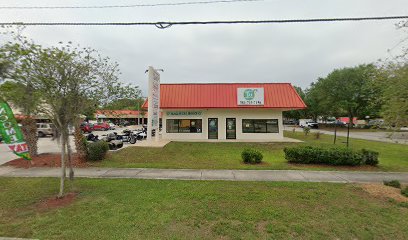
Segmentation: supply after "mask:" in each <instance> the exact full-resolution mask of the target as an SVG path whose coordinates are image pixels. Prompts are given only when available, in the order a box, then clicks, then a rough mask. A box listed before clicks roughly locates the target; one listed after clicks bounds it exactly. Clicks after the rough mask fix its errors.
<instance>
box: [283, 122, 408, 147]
mask: <svg viewBox="0 0 408 240" xmlns="http://www.w3.org/2000/svg"><path fill="white" fill-rule="evenodd" d="M284 129H285V130H288V131H292V129H293V126H284ZM295 129H296V131H297V132H303V128H300V127H296V128H295ZM311 132H312V133H313V132H321V133H323V134H327V135H334V130H333V131H328V130H321V129H311ZM391 134H392V133H391V132H381V131H378V132H364V131H355V130H354V131H353V130H352V131H350V137H351V138H357V139H364V140H371V141H378V142H390V143H401V144H408V132H395V133H394V134H393V135H392V136H390V135H391ZM337 136H341V137H346V136H347V131H340V132H339V131H337Z"/></svg>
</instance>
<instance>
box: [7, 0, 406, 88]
mask: <svg viewBox="0 0 408 240" xmlns="http://www.w3.org/2000/svg"><path fill="white" fill-rule="evenodd" d="M152 2H171V1H170V0H166V1H138V3H152ZM112 3H114V4H128V3H131V1H120V2H117V1H116V2H112V1H111V2H109V1H103V3H102V2H101V1H96V0H92V1H86V3H85V2H83V1H63V3H55V1H51V0H46V1H39V0H37V1H30V2H27V1H22V0H20V1H2V0H0V5H2V6H6V5H7V6H24V5H28V4H31V5H55V4H60V5H85V4H87V5H102V4H112ZM407 7H408V2H407V1H405V0H404V1H402V0H398V1H397V0H393V1H373V0H363V1H358V2H356V1H352V0H336V1H325V0H313V1H304V0H293V1H283V0H282V1H279V0H270V1H263V2H253V3H237V4H211V5H208V6H183V7H157V8H135V9H110V10H109V9H108V10H89V9H88V10H31V11H30V10H20V11H16V10H13V11H12V10H0V20H1V21H3V22H8V21H28V22H33V21H45V22H46V21H60V22H62V21H74V22H75V21H166V20H172V21H189V20H237V19H241V20H256V19H287V18H318V17H348V16H379V15H401V14H404V13H406V12H405V11H402V9H407ZM395 22H396V21H382V22H347V23H310V24H304V23H303V24H282V25H250V26H249V25H234V26H224V25H223V26H173V27H171V28H169V29H165V30H160V29H156V28H154V27H28V28H27V29H26V30H25V33H26V34H27V35H28V36H29V37H31V38H33V39H34V40H35V41H37V42H38V43H41V44H45V45H54V44H56V43H57V42H59V41H61V40H63V41H69V40H70V41H73V42H75V43H78V44H80V45H81V46H90V47H93V48H95V49H98V50H99V51H100V52H101V53H102V54H103V55H106V56H110V57H111V58H112V59H113V60H114V61H117V62H118V63H119V64H120V66H121V71H122V72H123V74H122V75H121V79H122V81H124V82H129V83H133V84H136V85H139V86H140V87H141V89H142V90H143V91H144V92H146V89H147V83H146V82H147V76H146V75H145V74H144V70H145V69H146V68H147V67H148V66H149V65H152V66H155V67H158V68H164V69H165V72H164V73H162V82H165V83H177V82H290V83H292V84H294V85H298V86H301V87H304V88H305V87H307V86H308V85H309V84H310V83H311V82H313V81H315V80H316V79H317V78H318V77H321V76H325V75H327V74H328V73H329V72H330V71H332V70H333V69H334V68H341V67H345V66H353V65H357V64H361V63H368V62H374V61H376V60H377V59H380V58H382V59H384V58H387V57H389V55H388V53H387V49H389V48H391V47H392V46H394V45H395V44H396V43H398V42H399V41H400V40H401V39H402V38H403V37H405V36H407V34H406V33H404V32H402V31H399V30H396V29H395V26H394V24H395ZM398 49H399V48H397V49H396V50H394V51H395V54H397V53H398Z"/></svg>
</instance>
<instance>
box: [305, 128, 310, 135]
mask: <svg viewBox="0 0 408 240" xmlns="http://www.w3.org/2000/svg"><path fill="white" fill-rule="evenodd" d="M303 133H304V134H305V136H307V135H309V133H310V127H304V128H303Z"/></svg>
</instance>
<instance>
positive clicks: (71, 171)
mask: <svg viewBox="0 0 408 240" xmlns="http://www.w3.org/2000/svg"><path fill="white" fill-rule="evenodd" d="M65 141H66V145H67V153H68V167H69V180H71V181H72V180H74V169H73V167H72V149H71V144H70V142H69V136H68V134H67V138H66V140H65Z"/></svg>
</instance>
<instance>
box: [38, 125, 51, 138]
mask: <svg viewBox="0 0 408 240" xmlns="http://www.w3.org/2000/svg"><path fill="white" fill-rule="evenodd" d="M47 135H51V136H52V135H54V130H53V125H52V123H37V136H38V137H45V136H47Z"/></svg>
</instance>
